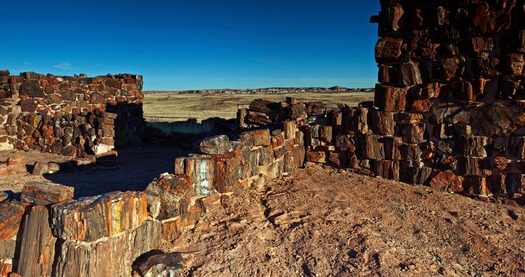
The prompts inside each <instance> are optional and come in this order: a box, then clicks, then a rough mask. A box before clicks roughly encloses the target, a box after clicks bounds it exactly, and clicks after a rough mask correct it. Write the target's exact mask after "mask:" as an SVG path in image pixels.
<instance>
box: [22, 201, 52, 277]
mask: <svg viewBox="0 0 525 277" xmlns="http://www.w3.org/2000/svg"><path fill="white" fill-rule="evenodd" d="M49 213H50V212H49V209H48V208H47V207H44V206H32V207H29V208H28V212H27V215H26V216H25V218H24V223H23V226H24V229H23V232H22V239H21V241H22V242H21V246H20V260H19V262H18V266H17V270H16V272H17V273H20V275H22V276H52V273H53V263H54V258H55V244H56V243H57V239H56V238H55V237H54V236H53V234H52V232H51V226H50V224H49V223H50V219H49Z"/></svg>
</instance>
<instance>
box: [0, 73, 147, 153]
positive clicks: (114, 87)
mask: <svg viewBox="0 0 525 277" xmlns="http://www.w3.org/2000/svg"><path fill="white" fill-rule="evenodd" d="M143 98H144V94H143V93H142V76H140V75H129V74H121V75H107V76H97V77H87V76H86V75H84V74H81V75H80V76H76V75H75V76H73V77H68V76H53V75H41V74H36V73H33V72H25V73H21V74H20V75H19V76H12V75H9V72H8V71H6V70H3V71H1V72H0V147H1V149H13V148H17V149H24V150H28V149H35V150H39V151H42V152H51V153H55V154H63V155H67V156H78V157H83V156H85V155H89V154H100V153H105V152H108V151H110V150H111V149H113V148H114V146H115V144H117V146H122V145H126V144H127V145H129V144H137V142H138V141H140V137H141V133H142V132H143V130H144V120H143V115H142V99H143ZM115 137H117V138H118V140H117V142H116V141H115Z"/></svg>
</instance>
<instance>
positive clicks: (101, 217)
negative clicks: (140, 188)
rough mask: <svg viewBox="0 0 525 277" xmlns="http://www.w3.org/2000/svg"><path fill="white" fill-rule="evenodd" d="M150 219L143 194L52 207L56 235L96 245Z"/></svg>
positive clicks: (114, 195)
mask: <svg viewBox="0 0 525 277" xmlns="http://www.w3.org/2000/svg"><path fill="white" fill-rule="evenodd" d="M147 217H148V213H147V203H146V195H145V194H144V193H143V192H133V191H130V192H111V193H108V194H105V195H102V196H95V197H85V198H81V199H78V200H75V201H72V202H68V203H65V204H56V205H53V218H52V225H53V234H54V235H55V236H56V237H58V238H61V239H63V240H77V241H86V242H93V241H96V240H99V239H102V238H104V237H112V236H114V235H116V234H119V233H122V232H125V231H127V230H129V229H135V228H137V227H138V226H140V225H141V224H142V223H143V222H144V221H145V220H146V219H147Z"/></svg>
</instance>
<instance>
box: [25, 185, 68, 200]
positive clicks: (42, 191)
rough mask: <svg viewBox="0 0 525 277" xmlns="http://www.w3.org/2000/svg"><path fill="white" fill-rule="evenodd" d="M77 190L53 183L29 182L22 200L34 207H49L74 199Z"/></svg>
mask: <svg viewBox="0 0 525 277" xmlns="http://www.w3.org/2000/svg"><path fill="white" fill-rule="evenodd" d="M74 195H75V188H73V187H69V186H64V185H60V184H56V183H53V182H29V183H27V184H26V185H25V186H24V188H23V189H22V195H21V196H20V199H21V200H22V201H24V202H27V203H31V204H34V205H49V204H55V203H59V202H64V201H68V200H71V199H73V196H74Z"/></svg>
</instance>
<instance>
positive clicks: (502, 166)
mask: <svg viewBox="0 0 525 277" xmlns="http://www.w3.org/2000/svg"><path fill="white" fill-rule="evenodd" d="M510 163H511V160H509V159H508V158H507V157H504V156H496V157H494V160H493V161H492V168H493V169H495V170H498V171H506V170H508V169H509V165H510Z"/></svg>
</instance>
